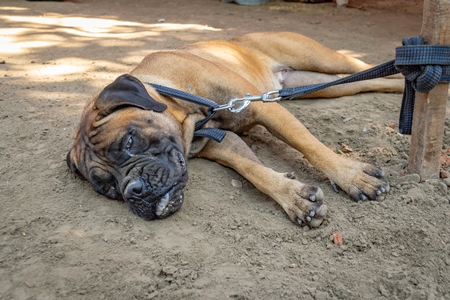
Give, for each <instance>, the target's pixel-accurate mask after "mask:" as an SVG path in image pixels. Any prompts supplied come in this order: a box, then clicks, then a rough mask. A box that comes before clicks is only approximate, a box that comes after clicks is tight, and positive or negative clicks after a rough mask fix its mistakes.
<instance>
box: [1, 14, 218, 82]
mask: <svg viewBox="0 0 450 300" xmlns="http://www.w3.org/2000/svg"><path fill="white" fill-rule="evenodd" d="M0 11H1V12H3V13H4V15H0V24H1V25H0V27H1V29H0V44H1V45H2V46H1V48H2V51H1V55H2V57H0V58H1V59H2V60H4V63H3V65H2V70H4V71H5V77H6V78H8V79H10V80H12V79H19V78H21V77H28V78H27V81H28V84H30V82H33V81H38V82H41V83H42V80H44V79H47V80H48V79H50V78H51V81H52V82H59V81H67V80H68V77H67V76H69V75H71V74H83V73H86V72H96V73H97V76H100V77H102V76H106V77H108V76H107V73H108V72H111V71H112V72H114V71H116V70H125V67H126V66H127V65H132V64H137V63H138V62H139V61H140V60H141V59H142V57H143V56H145V55H146V54H148V53H149V52H150V51H151V50H153V49H160V48H161V47H160V46H158V45H159V44H160V43H161V42H164V43H163V44H167V41H168V40H170V41H172V42H173V43H175V44H176V40H177V39H179V37H177V36H176V35H177V33H178V32H182V33H183V38H184V39H186V38H189V36H190V35H191V36H195V35H198V34H201V33H202V32H204V31H211V32H216V31H219V30H220V29H217V28H213V27H209V26H205V25H200V24H177V23H165V22H160V23H152V24H146V23H141V22H131V21H126V20H120V19H119V18H117V17H111V16H110V17H102V18H99V17H95V16H83V17H80V16H72V15H64V14H56V13H52V14H45V15H30V10H28V9H26V8H20V7H3V8H0ZM187 32H188V33H189V34H186V33H187ZM148 45H152V46H153V47H152V48H153V49H150V48H149V47H148ZM24 57H27V58H28V59H29V61H28V62H27V61H25V62H24V61H23V58H24ZM102 74H103V75H102ZM71 80H78V79H77V78H71ZM16 84H18V82H16Z"/></svg>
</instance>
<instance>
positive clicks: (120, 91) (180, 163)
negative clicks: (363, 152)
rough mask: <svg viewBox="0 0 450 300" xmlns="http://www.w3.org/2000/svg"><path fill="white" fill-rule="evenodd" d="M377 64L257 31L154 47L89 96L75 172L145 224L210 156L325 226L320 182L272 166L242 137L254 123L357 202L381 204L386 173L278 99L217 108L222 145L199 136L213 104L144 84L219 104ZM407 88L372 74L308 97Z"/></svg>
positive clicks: (302, 217) (213, 123)
mask: <svg viewBox="0 0 450 300" xmlns="http://www.w3.org/2000/svg"><path fill="white" fill-rule="evenodd" d="M370 67H371V66H370V65H368V64H366V63H364V62H362V61H360V60H358V59H355V58H352V57H350V56H347V55H343V54H340V53H338V52H336V51H334V50H331V49H329V48H327V47H325V46H323V45H321V44H319V43H317V42H315V41H313V40H312V39H309V38H307V37H305V36H302V35H299V34H295V33H288V32H282V33H281V32H279V33H253V34H247V35H244V36H241V37H238V38H234V39H232V40H230V41H204V42H198V43H195V44H191V45H187V46H185V47H183V48H180V49H177V50H173V51H160V52H155V53H152V54H150V55H148V56H147V57H145V58H144V60H142V62H141V63H140V64H139V65H138V66H137V67H136V68H135V69H134V70H133V71H131V72H130V73H129V74H125V75H122V76H120V77H118V78H117V79H116V80H115V81H114V82H112V83H111V84H109V85H108V86H107V87H106V88H105V89H104V90H102V91H101V92H100V93H99V94H98V95H96V96H94V97H93V98H92V99H91V100H90V101H88V103H87V105H86V107H85V109H84V112H83V115H82V118H81V122H80V125H79V128H78V130H77V132H76V134H75V140H74V144H73V147H72V148H71V150H70V152H69V153H68V155H67V164H68V166H69V168H70V169H71V170H72V171H73V172H75V173H76V174H78V175H79V176H81V177H83V178H85V179H87V180H88V181H89V182H90V183H91V185H92V186H93V188H94V189H95V191H97V192H99V193H101V194H103V195H105V196H107V197H109V198H112V199H124V200H125V202H126V203H127V204H128V205H129V207H130V209H131V210H132V211H133V212H134V213H136V214H137V215H139V216H140V217H142V218H144V219H146V220H153V219H161V218H165V217H168V216H169V215H171V214H173V213H174V212H176V211H178V210H179V209H180V207H181V206H182V204H183V201H184V195H183V188H184V186H185V184H186V181H187V178H188V177H187V166H186V159H187V158H192V157H202V158H207V159H210V160H213V161H216V162H218V163H220V164H222V165H224V166H227V167H230V168H233V169H234V170H236V171H237V172H238V173H239V174H241V175H242V176H243V177H245V178H246V179H247V180H248V181H250V182H251V183H252V184H253V185H254V186H255V187H256V188H258V189H259V190H260V191H261V192H263V193H265V194H267V195H268V196H270V197H271V198H273V199H274V200H275V201H276V202H277V203H278V204H279V205H281V207H282V208H283V209H284V211H285V212H286V214H287V215H288V217H289V219H291V220H292V221H293V222H295V223H298V224H301V225H303V226H304V225H307V226H311V227H317V226H319V225H320V224H321V223H322V221H323V219H324V218H325V216H326V213H327V206H326V205H325V204H324V202H323V200H324V195H323V192H322V190H321V189H320V188H318V187H315V186H310V185H306V184H303V183H301V182H300V181H298V180H296V179H294V178H292V177H291V176H288V175H287V174H283V173H278V172H276V171H274V170H272V169H270V168H268V167H266V166H264V165H263V164H262V163H261V162H260V161H259V159H258V158H257V157H256V156H255V154H254V153H253V152H252V151H251V149H250V148H249V147H248V146H247V145H246V144H245V143H244V141H243V140H242V139H241V138H240V137H239V134H241V133H243V132H247V131H248V130H249V129H250V128H252V127H253V126H255V125H258V124H259V125H262V126H264V127H265V128H267V130H268V131H269V132H271V133H272V134H273V135H274V136H276V137H277V138H279V139H281V140H282V141H284V142H286V143H287V144H289V145H290V146H292V147H294V148H295V149H297V150H298V151H300V152H301V153H303V155H304V157H305V158H306V159H307V160H308V161H309V162H310V163H311V164H312V165H313V166H314V167H315V168H317V169H318V170H320V171H322V172H323V173H324V174H325V175H326V176H327V177H328V178H329V179H330V180H331V181H332V182H333V183H334V184H335V185H337V186H339V187H340V189H342V190H343V191H345V192H346V193H347V194H349V195H350V197H351V198H353V199H355V200H365V199H371V200H374V199H376V198H377V197H378V196H380V195H382V194H384V193H387V192H388V191H389V184H388V182H387V181H386V180H385V179H384V178H383V171H382V170H381V169H380V168H378V167H375V166H373V165H370V164H367V163H363V162H357V161H354V160H350V159H348V158H345V157H342V156H340V155H338V154H336V153H334V152H333V151H332V150H330V149H329V148H327V147H326V146H325V145H323V144H322V143H321V142H320V141H318V140H317V139H316V138H315V137H314V136H313V135H312V134H311V133H310V132H309V131H308V130H307V129H306V128H305V126H304V125H303V124H302V123H301V122H300V121H299V120H297V119H296V118H295V117H294V116H293V115H292V114H291V113H289V112H288V111H287V110H286V109H285V108H283V107H282V106H281V105H279V104H278V103H262V102H252V103H251V104H250V105H249V106H248V108H247V109H245V110H244V111H242V112H240V113H238V114H234V113H231V112H230V111H228V110H221V111H219V112H218V113H217V114H216V115H215V116H214V118H212V119H211V120H210V121H209V122H207V123H206V124H205V125H204V127H211V128H220V129H223V130H226V132H227V134H226V136H225V138H224V140H223V141H222V142H221V143H218V142H216V141H213V140H209V139H207V138H201V137H200V138H198V137H196V138H194V131H195V129H194V128H195V124H196V122H197V121H199V120H201V119H203V118H205V116H206V115H207V113H208V112H207V108H205V107H203V106H199V105H196V104H194V103H189V102H185V101H182V100H180V99H177V98H175V97H169V96H163V95H161V94H159V93H158V92H157V91H156V90H155V89H154V88H153V87H152V86H150V85H149V84H146V83H154V84H160V85H164V86H168V87H171V88H175V89H179V90H183V91H186V92H189V93H192V94H196V95H199V96H202V97H205V98H208V99H211V100H213V101H216V102H217V103H219V104H225V103H227V102H228V101H229V100H230V99H232V98H237V97H242V96H244V95H246V94H247V93H249V94H251V95H260V94H262V93H265V92H268V91H273V90H278V89H281V88H286V87H297V86H301V85H305V84H313V83H319V82H327V81H331V80H334V79H336V78H337V77H336V75H334V74H352V73H355V72H359V71H362V70H365V69H368V68H370ZM368 91H374V92H402V91H403V80H400V79H384V78H383V79H374V80H369V81H362V82H356V83H351V84H344V85H340V86H335V87H331V88H327V89H325V90H322V91H318V92H315V93H313V94H310V95H309V96H308V98H316V97H324V98H332V97H340V96H346V95H353V94H356V93H360V92H368Z"/></svg>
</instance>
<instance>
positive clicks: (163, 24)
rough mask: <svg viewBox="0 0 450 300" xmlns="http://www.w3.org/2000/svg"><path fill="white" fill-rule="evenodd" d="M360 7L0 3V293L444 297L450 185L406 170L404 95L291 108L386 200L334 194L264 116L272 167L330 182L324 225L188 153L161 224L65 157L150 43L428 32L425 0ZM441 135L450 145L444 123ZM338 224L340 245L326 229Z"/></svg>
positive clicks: (378, 51)
mask: <svg viewBox="0 0 450 300" xmlns="http://www.w3.org/2000/svg"><path fill="white" fill-rule="evenodd" d="M350 3H351V5H352V7H350V8H340V9H336V7H335V5H334V4H333V3H324V4H302V3H287V2H273V1H272V2H269V3H267V4H264V5H260V6H240V5H236V4H232V3H221V2H220V1H218V0H191V1H183V0H171V1H156V0H147V1H138V0H112V1H111V0H90V1H88V2H85V3H67V2H66V3H63V2H27V1H19V0H2V2H1V7H0V76H1V80H0V141H1V142H0V191H1V196H0V199H1V200H0V201H1V210H0V218H1V224H0V299H2V300H3V299H5V300H6V299H29V300H32V299H240V300H242V299H316V300H324V299H428V300H434V299H450V251H449V249H450V205H449V195H448V188H447V185H446V184H445V181H444V180H440V179H434V180H431V181H428V182H422V183H419V180H418V178H417V176H416V175H413V174H406V175H401V173H402V170H404V169H405V167H406V164H407V157H408V153H409V141H410V138H409V137H408V136H402V135H400V134H398V133H397V129H393V128H391V127H389V126H388V124H390V123H395V124H397V120H398V115H399V108H400V103H401V95H398V94H375V93H367V94H361V95H357V96H353V97H344V98H340V99H331V100H323V99H318V100H305V101H297V102H287V103H285V104H284V105H285V106H286V107H287V108H288V109H289V110H290V111H291V112H292V113H293V114H295V115H296V116H297V117H298V118H299V119H300V120H302V121H303V122H304V123H305V124H306V126H307V127H308V128H309V129H310V130H311V131H312V132H313V133H314V134H315V135H316V136H318V137H319V139H321V140H322V141H323V142H324V143H325V144H326V145H328V146H329V147H330V148H332V149H335V150H336V151H339V150H340V149H341V147H342V145H343V144H345V145H347V146H348V147H350V148H351V149H352V150H353V151H352V152H349V153H343V154H342V155H347V156H350V157H354V158H356V159H359V160H363V161H367V162H371V163H374V164H376V165H379V166H382V167H383V168H384V169H385V170H386V173H387V174H388V178H389V180H390V182H391V184H392V190H391V192H390V194H389V195H388V196H387V197H386V198H385V200H384V201H380V202H360V203H354V202H352V201H351V200H350V199H349V198H348V196H346V195H345V194H343V193H340V194H336V193H335V192H333V190H332V188H331V186H330V184H329V182H328V181H327V179H326V178H325V177H324V175H322V174H320V173H319V172H317V171H316V170H314V169H312V168H311V167H310V166H309V165H308V163H307V162H306V161H305V160H304V159H303V158H302V156H301V154H299V153H297V152H295V151H294V150H292V149H290V148H288V147H287V146H286V145H285V144H283V143H282V142H280V141H277V140H276V139H274V138H273V137H272V136H270V135H269V134H268V133H267V132H266V131H265V130H263V129H261V128H258V129H256V130H254V131H253V132H252V135H251V136H250V137H249V138H248V141H249V143H250V144H251V147H252V148H253V149H254V151H255V152H256V153H257V155H258V156H259V157H260V158H261V160H262V161H263V162H264V163H266V164H267V165H269V166H271V167H273V168H275V169H276V170H278V171H281V172H288V171H295V172H296V173H297V174H298V176H299V177H300V178H301V179H302V180H303V181H305V182H307V183H310V184H315V185H319V186H320V187H322V189H323V190H324V193H325V196H326V202H327V204H328V208H329V216H328V219H327V221H326V222H325V223H324V224H323V225H321V227H320V228H318V229H314V230H309V229H308V228H300V227H298V226H296V225H294V224H293V223H291V222H290V221H289V220H288V219H287V217H286V215H285V213H284V212H283V211H282V210H281V209H280V207H278V206H276V205H275V204H274V202H273V201H272V200H271V199H269V198H268V197H267V196H265V195H264V194H262V193H260V192H259V191H258V190H256V189H255V188H254V187H253V186H252V185H251V184H250V183H248V182H247V181H246V180H244V179H243V178H242V177H240V176H239V175H238V174H237V173H235V172H234V171H232V170H230V169H227V168H224V167H222V166H220V165H218V164H215V163H212V162H209V161H206V160H200V159H194V160H191V161H190V162H189V173H190V179H189V182H188V186H187V188H186V190H185V196H186V203H185V204H184V206H183V208H182V209H181V210H180V211H179V212H178V213H177V214H175V215H174V216H172V217H170V218H168V219H165V220H162V221H154V222H146V221H144V220H142V219H140V218H138V217H136V216H135V215H134V214H132V213H131V212H130V211H129V210H128V209H127V207H126V206H125V204H124V203H123V202H120V201H112V200H108V199H106V198H105V197H103V196H100V195H97V194H96V193H95V192H94V191H93V190H92V189H91V188H90V186H89V185H88V184H87V182H85V181H82V180H80V179H78V178H76V177H75V176H74V175H73V174H71V173H70V172H69V171H68V169H67V167H66V163H65V155H66V153H67V151H68V150H69V148H70V146H71V143H72V136H73V133H74V131H75V128H76V126H77V125H78V121H79V118H80V114H81V111H82V108H83V105H84V103H85V101H86V100H87V99H88V98H90V97H91V95H92V94H94V93H95V92H97V91H99V90H100V89H101V88H103V87H104V86H105V85H106V84H107V83H109V82H111V81H112V80H113V79H115V77H117V76H118V75H120V74H122V73H126V72H128V71H130V70H131V69H132V68H133V67H134V66H135V65H136V64H137V63H138V62H139V61H140V59H141V58H143V57H144V56H145V55H146V54H148V53H149V52H150V51H153V50H158V49H167V48H174V47H179V46H181V45H183V44H185V43H188V42H194V41H199V40H205V39H228V38H231V37H234V36H237V35H240V34H243V33H248V32H255V31H281V30H285V31H294V32H299V33H302V34H305V35H307V36H310V37H312V38H314V39H316V40H318V41H319V42H322V43H323V44H325V45H327V46H329V47H331V48H334V49H338V50H341V51H343V52H346V53H350V54H351V55H354V56H355V57H359V58H361V59H363V60H365V61H367V62H370V63H382V62H385V61H387V60H390V59H393V58H394V53H395V47H396V46H399V45H401V40H402V38H404V37H409V36H413V35H417V34H419V33H420V27H421V17H422V13H421V8H422V2H421V1H418V0H401V1H400V0H398V1H389V0H384V1H381V0H380V1H372V0H370V1H369V0H366V1H362V0H354V1H350ZM445 131H446V135H447V136H446V137H445V141H444V143H445V148H449V147H450V138H449V134H450V120H447V122H446V127H445ZM232 180H234V181H233V182H234V183H236V180H237V181H238V182H241V183H242V187H235V186H236V184H234V185H232ZM337 232H341V233H342V234H343V239H344V244H343V245H342V246H338V245H336V244H334V243H333V242H332V240H331V239H330V237H331V236H332V235H333V234H334V233H337Z"/></svg>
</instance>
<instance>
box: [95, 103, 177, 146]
mask: <svg viewBox="0 0 450 300" xmlns="http://www.w3.org/2000/svg"><path fill="white" fill-rule="evenodd" d="M132 130H139V131H140V132H141V133H142V134H147V135H159V134H155V133H164V132H176V131H179V130H180V129H179V128H178V126H176V125H175V124H174V123H173V122H171V121H170V119H169V117H168V116H166V114H164V113H158V112H154V111H148V110H142V109H139V108H134V107H129V108H123V109H121V110H119V111H116V112H114V113H112V114H110V115H108V116H106V117H104V118H102V119H100V120H98V121H94V122H93V124H92V126H91V131H90V133H89V139H90V141H91V142H92V143H93V144H96V143H100V142H101V143H102V144H106V145H107V144H111V143H113V142H114V141H115V140H117V139H118V138H120V137H121V136H122V135H125V134H127V133H129V132H130V131H132Z"/></svg>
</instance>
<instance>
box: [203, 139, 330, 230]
mask: <svg viewBox="0 0 450 300" xmlns="http://www.w3.org/2000/svg"><path fill="white" fill-rule="evenodd" d="M198 156H199V157H203V158H207V159H210V160H213V161H216V162H218V163H220V164H222V165H224V166H227V167H230V168H232V169H234V170H236V171H237V172H238V173H239V174H241V175H242V176H244V177H245V178H246V179H247V180H249V181H250V182H251V183H252V184H253V185H254V186H255V187H256V188H257V189H259V190H260V191H261V192H263V193H265V194H266V195H268V196H270V197H272V198H273V199H274V200H275V201H276V202H277V203H278V204H280V205H281V207H282V208H283V209H284V211H285V212H286V213H287V215H288V216H289V218H290V219H291V220H292V221H293V222H295V223H297V224H300V225H308V226H311V227H318V226H319V225H320V224H321V223H322V221H323V219H324V217H325V215H326V212H327V206H326V205H325V204H324V203H323V193H322V190H321V189H320V188H318V187H315V186H309V185H306V184H303V183H301V182H299V181H297V180H295V178H293V176H290V175H289V174H284V173H278V172H275V171H274V170H272V169H270V168H268V167H266V166H264V165H263V164H262V163H261V162H260V161H259V159H258V158H257V157H256V155H255V154H254V153H253V151H252V150H251V149H250V148H249V147H248V146H247V144H246V143H245V142H244V141H243V140H242V139H241V138H240V137H239V136H237V135H236V134H235V133H233V132H227V135H226V137H225V139H224V140H223V141H222V142H221V143H217V142H214V141H209V142H208V144H207V145H206V147H205V148H204V149H203V150H202V151H201V152H200V153H199V154H198Z"/></svg>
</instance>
